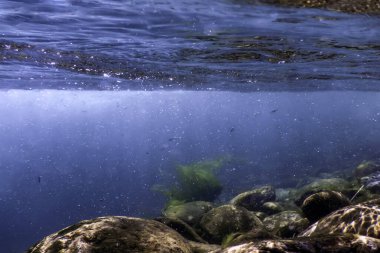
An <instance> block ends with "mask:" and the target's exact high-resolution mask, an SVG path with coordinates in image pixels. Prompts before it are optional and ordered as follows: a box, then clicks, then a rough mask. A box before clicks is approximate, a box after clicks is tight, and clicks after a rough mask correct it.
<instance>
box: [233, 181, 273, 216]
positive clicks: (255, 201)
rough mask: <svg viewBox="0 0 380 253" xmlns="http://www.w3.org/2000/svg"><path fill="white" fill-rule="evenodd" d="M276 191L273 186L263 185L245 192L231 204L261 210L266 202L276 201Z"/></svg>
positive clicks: (251, 209)
mask: <svg viewBox="0 0 380 253" xmlns="http://www.w3.org/2000/svg"><path fill="white" fill-rule="evenodd" d="M275 199H276V192H275V190H274V188H273V187H272V186H269V185H267V186H263V187H260V188H257V189H253V190H252V191H247V192H243V193H241V194H239V195H237V196H236V197H234V198H233V199H232V200H231V201H230V204H231V205H235V206H241V207H244V208H246V209H248V210H250V211H261V207H262V205H263V204H264V203H265V202H269V201H274V200H275Z"/></svg>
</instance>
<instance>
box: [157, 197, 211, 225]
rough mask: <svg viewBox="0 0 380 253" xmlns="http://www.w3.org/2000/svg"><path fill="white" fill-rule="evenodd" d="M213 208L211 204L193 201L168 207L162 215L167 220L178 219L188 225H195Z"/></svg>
mask: <svg viewBox="0 0 380 253" xmlns="http://www.w3.org/2000/svg"><path fill="white" fill-rule="evenodd" d="M212 208H213V204H212V203H210V202H206V201H193V202H187V203H184V204H179V205H170V206H168V207H167V208H166V209H165V210H164V211H163V215H164V216H166V217H168V218H174V219H179V220H182V221H184V222H186V223H187V224H189V225H196V224H198V223H199V221H200V220H201V218H202V216H203V215H204V214H205V213H207V212H208V211H210V210H211V209H212Z"/></svg>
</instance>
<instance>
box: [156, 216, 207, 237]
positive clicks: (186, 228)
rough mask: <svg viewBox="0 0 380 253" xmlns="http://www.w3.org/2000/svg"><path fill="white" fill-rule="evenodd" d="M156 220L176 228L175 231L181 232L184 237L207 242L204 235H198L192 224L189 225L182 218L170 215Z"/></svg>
mask: <svg viewBox="0 0 380 253" xmlns="http://www.w3.org/2000/svg"><path fill="white" fill-rule="evenodd" d="M155 220H156V221H159V222H161V223H163V224H165V225H166V226H168V227H170V228H172V229H174V230H175V231H177V232H178V233H179V234H181V235H182V236H183V237H185V238H186V239H188V240H191V241H196V242H200V243H207V242H206V241H205V240H203V239H202V237H200V236H199V235H198V233H197V232H196V231H195V230H194V229H193V228H192V227H191V226H190V225H188V224H187V223H186V222H184V221H182V220H180V219H175V218H169V217H158V218H156V219H155Z"/></svg>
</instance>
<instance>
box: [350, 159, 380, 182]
mask: <svg viewBox="0 0 380 253" xmlns="http://www.w3.org/2000/svg"><path fill="white" fill-rule="evenodd" d="M375 172H380V164H379V163H377V162H375V161H363V162H361V163H360V164H359V165H358V166H357V167H356V169H355V170H354V176H355V177H356V178H357V179H360V178H362V177H365V176H369V175H371V174H373V173H375Z"/></svg>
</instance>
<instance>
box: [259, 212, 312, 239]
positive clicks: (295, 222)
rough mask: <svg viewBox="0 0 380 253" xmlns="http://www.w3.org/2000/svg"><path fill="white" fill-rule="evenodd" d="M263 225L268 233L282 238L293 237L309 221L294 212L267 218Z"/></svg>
mask: <svg viewBox="0 0 380 253" xmlns="http://www.w3.org/2000/svg"><path fill="white" fill-rule="evenodd" d="M263 223H264V226H265V228H266V229H267V230H268V231H269V232H272V233H273V234H275V235H278V236H280V237H283V238H290V237H294V236H296V235H298V234H299V233H300V232H302V231H303V230H305V229H306V228H307V226H308V225H309V221H308V220H307V219H306V218H304V217H302V216H301V215H300V214H299V213H298V212H296V211H284V212H281V213H278V214H275V215H271V216H268V217H266V218H265V219H264V221H263Z"/></svg>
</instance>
